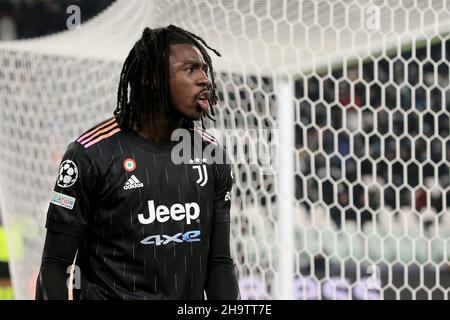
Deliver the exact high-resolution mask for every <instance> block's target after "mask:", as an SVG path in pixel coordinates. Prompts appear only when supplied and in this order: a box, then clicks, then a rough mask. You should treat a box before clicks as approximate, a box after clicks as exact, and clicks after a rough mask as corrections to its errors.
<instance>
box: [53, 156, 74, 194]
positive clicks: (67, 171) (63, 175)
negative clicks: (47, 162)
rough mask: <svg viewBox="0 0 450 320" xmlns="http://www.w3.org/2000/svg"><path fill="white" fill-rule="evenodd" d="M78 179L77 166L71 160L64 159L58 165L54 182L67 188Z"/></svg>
mask: <svg viewBox="0 0 450 320" xmlns="http://www.w3.org/2000/svg"><path fill="white" fill-rule="evenodd" d="M77 179H78V168H77V165H76V164H75V163H74V162H73V161H72V160H64V161H63V162H62V163H61V165H60V166H59V176H58V181H57V182H56V184H57V185H58V186H59V187H61V188H68V187H70V186H73V184H74V183H75V182H76V181H77Z"/></svg>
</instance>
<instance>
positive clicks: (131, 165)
mask: <svg viewBox="0 0 450 320" xmlns="http://www.w3.org/2000/svg"><path fill="white" fill-rule="evenodd" d="M123 168H124V169H125V170H126V171H128V172H132V171H134V170H135V169H136V161H134V159H131V158H128V159H125V161H124V162H123Z"/></svg>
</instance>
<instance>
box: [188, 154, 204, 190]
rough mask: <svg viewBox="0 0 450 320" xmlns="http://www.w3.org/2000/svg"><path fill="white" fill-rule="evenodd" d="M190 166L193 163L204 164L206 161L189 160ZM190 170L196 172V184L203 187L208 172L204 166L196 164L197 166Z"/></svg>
mask: <svg viewBox="0 0 450 320" xmlns="http://www.w3.org/2000/svg"><path fill="white" fill-rule="evenodd" d="M189 162H190V163H191V164H193V163H206V159H205V158H203V159H199V158H195V159H194V160H190V161H189ZM192 169H194V170H195V169H196V170H197V172H198V179H197V181H195V182H197V184H199V185H200V186H201V187H203V186H205V185H206V183H207V182H208V170H206V164H198V165H194V166H192Z"/></svg>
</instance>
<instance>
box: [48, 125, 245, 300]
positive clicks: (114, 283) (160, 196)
mask: <svg viewBox="0 0 450 320" xmlns="http://www.w3.org/2000/svg"><path fill="white" fill-rule="evenodd" d="M187 132H188V136H189V138H190V139H192V140H193V141H192V142H193V143H192V148H193V149H194V150H191V151H192V152H191V155H190V156H188V157H187V158H186V159H185V160H187V161H186V162H183V163H174V162H173V161H172V158H171V152H172V151H173V149H174V146H175V143H173V142H167V143H160V144H155V143H151V142H150V141H148V140H146V139H144V138H142V137H141V136H139V135H138V134H136V133H135V132H124V131H121V130H120V129H119V128H118V126H117V122H116V121H115V119H109V120H106V121H104V122H102V123H100V124H99V125H97V126H96V127H94V128H92V129H91V130H88V131H87V132H86V133H84V134H83V135H81V137H80V138H79V139H77V141H74V142H73V143H72V144H70V145H69V147H68V149H67V151H66V153H65V155H64V157H63V159H62V162H61V163H62V164H61V167H60V171H59V176H58V180H57V183H56V185H55V189H54V195H53V197H52V201H51V204H50V206H49V209H48V213H47V223H46V227H47V229H48V231H49V232H50V231H53V232H57V233H62V234H66V235H67V236H72V237H77V236H79V237H80V242H79V246H78V254H77V261H76V265H77V267H78V268H79V269H80V271H81V293H80V295H79V298H80V299H136V300H140V299H142V300H154V299H183V300H188V299H202V298H203V296H204V291H205V289H206V282H207V278H208V283H209V284H212V283H222V282H223V283H224V285H221V286H218V287H221V288H223V290H225V291H223V292H216V291H215V290H214V289H212V290H210V297H214V298H217V299H219V298H228V297H234V296H236V292H235V291H236V290H235V288H237V281H236V277H235V275H234V274H233V273H234V271H232V266H233V265H232V260H231V256H230V249H229V233H230V226H229V224H230V190H231V188H232V184H233V179H232V173H231V167H230V166H229V165H228V164H221V163H216V162H217V161H216V160H215V159H213V158H214V154H220V152H222V153H223V149H221V148H220V147H219V146H218V145H217V143H216V142H215V141H214V139H213V138H211V137H210V136H207V135H206V134H205V133H204V132H202V131H201V129H198V128H193V127H192V128H189V130H187ZM198 138H199V140H200V144H196V143H195V141H198ZM208 147H212V148H210V149H211V150H213V151H214V152H213V153H212V154H211V156H208V155H205V156H200V157H198V156H197V155H198V154H199V153H200V155H202V154H203V152H202V151H203V150H204V149H205V148H208ZM183 156H185V155H183ZM130 159H131V161H130ZM219 162H220V161H219ZM130 163H131V164H130ZM67 164H68V165H67ZM127 164H128V165H130V167H129V168H127ZM75 168H76V170H73V169H75ZM69 170H70V174H72V178H73V179H70V178H68V177H67V175H68V174H69ZM75 171H76V172H77V173H78V175H75ZM75 177H76V178H75ZM51 247H52V246H51ZM54 249H55V248H53V250H54ZM53 250H46V257H47V258H45V259H43V263H44V271H45V270H47V268H48V267H47V264H48V259H49V258H50V261H51V262H50V264H51V265H53V267H51V269H52V268H57V266H56V264H57V263H60V265H59V271H58V272H56V273H57V277H58V279H57V281H58V282H61V281H62V269H63V267H65V266H67V265H68V263H69V264H70V262H71V261H69V260H70V259H67V260H64V261H62V260H61V256H60V255H59V254H55V252H53ZM72 254H73V249H72V248H71V249H70V255H68V256H66V257H68V258H70V257H72V258H73V256H72ZM44 260H45V261H44ZM65 271H66V270H64V272H65ZM43 275H44V278H43V283H44V286H45V283H46V281H45V280H46V279H45V276H46V273H45V272H44V273H43ZM52 276H53V273H52V275H51V276H50V277H52ZM64 276H65V277H66V278H65V279H67V274H65V273H64ZM225 284H228V285H230V284H232V285H231V286H230V287H229V286H226V285H225ZM44 289H47V288H45V287H44ZM47 290H48V289H47ZM60 290H61V289H60V288H59V289H57V291H58V292H56V294H59V292H60ZM44 292H45V291H44ZM47 294H48V293H47Z"/></svg>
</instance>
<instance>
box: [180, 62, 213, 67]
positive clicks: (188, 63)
mask: <svg viewBox="0 0 450 320" xmlns="http://www.w3.org/2000/svg"><path fill="white" fill-rule="evenodd" d="M183 65H191V66H192V67H194V68H198V67H203V68H208V65H207V64H206V63H204V62H198V61H196V60H188V61H186V62H185V63H183Z"/></svg>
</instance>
